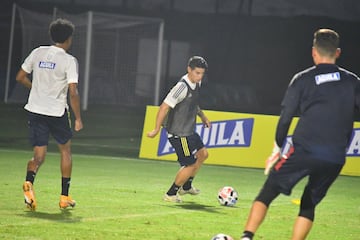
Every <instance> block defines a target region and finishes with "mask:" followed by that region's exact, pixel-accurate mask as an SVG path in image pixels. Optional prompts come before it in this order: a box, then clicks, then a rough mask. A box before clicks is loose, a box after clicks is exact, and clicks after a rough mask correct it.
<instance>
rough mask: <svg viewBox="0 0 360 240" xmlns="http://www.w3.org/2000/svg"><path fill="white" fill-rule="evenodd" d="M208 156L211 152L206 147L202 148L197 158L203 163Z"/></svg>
mask: <svg viewBox="0 0 360 240" xmlns="http://www.w3.org/2000/svg"><path fill="white" fill-rule="evenodd" d="M208 157H209V153H208V151H207V150H206V148H202V149H200V150H199V151H198V152H197V154H196V159H197V160H198V161H199V162H201V163H202V162H204V161H205V160H206V159H207V158H208Z"/></svg>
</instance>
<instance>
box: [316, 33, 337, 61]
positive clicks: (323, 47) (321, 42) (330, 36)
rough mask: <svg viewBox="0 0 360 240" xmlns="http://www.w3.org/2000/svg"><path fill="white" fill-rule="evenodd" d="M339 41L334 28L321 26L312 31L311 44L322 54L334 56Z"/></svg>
mask: <svg viewBox="0 0 360 240" xmlns="http://www.w3.org/2000/svg"><path fill="white" fill-rule="evenodd" d="M339 43H340V37H339V34H338V33H337V32H335V31H334V30H331V29H326V28H323V29H319V30H317V31H316V32H315V33H314V41H313V46H314V47H315V48H316V50H317V51H318V52H319V54H320V55H322V56H327V57H334V56H335V54H336V50H337V49H338V47H339Z"/></svg>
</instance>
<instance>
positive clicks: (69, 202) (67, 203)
mask: <svg viewBox="0 0 360 240" xmlns="http://www.w3.org/2000/svg"><path fill="white" fill-rule="evenodd" d="M75 205H76V202H75V200H73V199H72V198H71V197H70V196H65V195H61V196H60V202H59V207H60V208H61V209H65V208H67V207H75Z"/></svg>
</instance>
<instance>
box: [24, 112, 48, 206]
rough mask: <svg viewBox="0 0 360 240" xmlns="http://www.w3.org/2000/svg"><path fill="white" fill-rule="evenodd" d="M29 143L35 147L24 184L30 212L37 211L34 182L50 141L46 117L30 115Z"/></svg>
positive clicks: (26, 201)
mask: <svg viewBox="0 0 360 240" xmlns="http://www.w3.org/2000/svg"><path fill="white" fill-rule="evenodd" d="M28 127H29V141H30V144H31V145H32V146H33V152H34V155H33V158H32V159H31V160H30V161H28V163H27V169H26V177H25V182H24V184H23V191H24V198H25V204H26V206H27V207H28V208H29V209H30V210H33V211H34V210H35V209H36V206H37V204H36V199H35V192H34V187H33V185H34V181H35V177H36V174H37V172H38V171H39V168H40V166H41V165H42V164H43V163H44V161H45V157H46V152H47V145H48V141H49V128H48V125H47V121H46V116H43V115H39V114H34V113H31V112H29V113H28Z"/></svg>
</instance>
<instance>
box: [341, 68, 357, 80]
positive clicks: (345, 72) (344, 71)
mask: <svg viewBox="0 0 360 240" xmlns="http://www.w3.org/2000/svg"><path fill="white" fill-rule="evenodd" d="M339 71H340V72H341V73H342V74H343V75H344V76H345V77H346V78H349V79H354V80H360V78H359V77H358V76H357V75H356V74H355V73H353V72H351V71H349V70H347V69H345V68H342V67H339Z"/></svg>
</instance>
